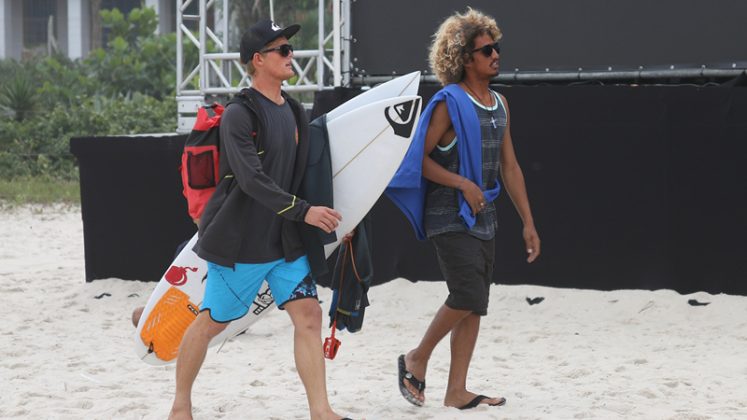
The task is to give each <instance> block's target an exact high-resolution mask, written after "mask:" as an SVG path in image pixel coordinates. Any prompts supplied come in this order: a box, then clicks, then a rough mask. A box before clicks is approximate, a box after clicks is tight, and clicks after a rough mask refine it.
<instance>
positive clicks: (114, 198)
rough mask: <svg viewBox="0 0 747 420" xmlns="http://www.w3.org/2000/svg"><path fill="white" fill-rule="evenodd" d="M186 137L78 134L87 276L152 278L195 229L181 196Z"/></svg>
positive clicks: (74, 145) (74, 142)
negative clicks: (84, 135) (180, 165)
mask: <svg viewBox="0 0 747 420" xmlns="http://www.w3.org/2000/svg"><path fill="white" fill-rule="evenodd" d="M185 140H186V136H185V135H165V136H138V137H127V136H123V137H103V138H101V137H99V138H96V137H78V138H73V139H71V140H70V151H71V152H72V153H73V154H74V155H75V157H76V158H78V164H79V167H80V195H81V212H82V217H83V240H84V243H85V260H86V281H91V280H95V279H104V278H110V277H116V278H121V279H130V280H143V281H157V280H159V279H160V278H161V276H162V275H163V273H164V271H165V270H166V268H168V265H169V263H170V262H171V260H172V259H173V258H174V253H175V251H176V248H177V246H178V245H179V244H180V243H181V242H182V241H184V240H185V239H189V237H190V236H192V235H193V234H194V232H195V231H196V228H195V226H194V224H193V223H192V221H191V220H190V218H189V216H188V214H187V205H186V202H185V201H184V197H183V196H182V189H181V179H180V177H179V164H180V158H181V151H182V149H183V148H184V141H185Z"/></svg>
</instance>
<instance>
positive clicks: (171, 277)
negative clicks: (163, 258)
mask: <svg viewBox="0 0 747 420" xmlns="http://www.w3.org/2000/svg"><path fill="white" fill-rule="evenodd" d="M187 270H189V271H191V272H193V273H194V272H196V271H197V267H180V266H178V265H172V266H171V267H169V269H168V270H166V275H164V277H165V278H166V281H167V282H169V283H171V284H172V285H174V286H181V285H183V284H184V283H186V282H187Z"/></svg>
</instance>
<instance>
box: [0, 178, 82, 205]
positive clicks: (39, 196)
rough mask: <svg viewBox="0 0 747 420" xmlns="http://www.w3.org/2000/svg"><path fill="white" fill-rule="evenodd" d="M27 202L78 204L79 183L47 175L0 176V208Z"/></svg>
mask: <svg viewBox="0 0 747 420" xmlns="http://www.w3.org/2000/svg"><path fill="white" fill-rule="evenodd" d="M28 203H34V204H52V203H66V204H80V185H79V183H78V182H77V181H75V180H62V179H57V178H51V177H47V176H36V177H17V178H14V179H13V180H6V179H2V178H0V208H4V207H6V206H13V205H18V204H28Z"/></svg>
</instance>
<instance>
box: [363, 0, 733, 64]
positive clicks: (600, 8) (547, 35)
mask: <svg viewBox="0 0 747 420" xmlns="http://www.w3.org/2000/svg"><path fill="white" fill-rule="evenodd" d="M467 6H472V7H473V8H475V9H478V10H481V11H483V12H485V13H487V14H489V15H491V16H493V17H494V18H495V19H496V21H497V23H498V25H499V26H500V28H501V29H502V31H503V33H504V37H503V40H502V41H501V43H502V48H501V72H502V73H503V74H508V73H511V72H513V71H514V69H517V68H518V69H520V70H540V71H544V70H545V69H550V70H551V71H557V70H563V71H569V70H570V71H576V70H578V68H579V67H580V68H584V69H585V70H592V69H594V70H603V71H606V70H607V69H608V67H610V66H611V67H613V69H615V70H619V71H623V70H637V69H638V68H639V66H643V67H644V68H645V69H650V70H657V69H658V70H663V69H669V68H670V66H671V65H675V66H676V67H677V68H680V67H695V68H700V66H701V65H703V64H712V65H715V66H716V67H721V68H731V65H732V63H735V62H740V61H741V64H738V66H739V67H740V68H744V67H745V65H746V63H747V42H745V41H747V25H745V17H747V2H744V1H739V0H708V1H706V0H656V1H650V0H625V1H600V0H565V1H557V0H521V1H518V0H471V1H469V2H467V1H453V0H408V1H401V0H357V1H354V2H352V3H351V20H352V26H351V27H352V38H353V42H352V43H351V50H352V51H351V61H352V66H353V74H356V75H360V74H367V75H391V74H392V73H396V74H405V73H408V72H410V71H414V70H422V71H428V70H430V68H429V66H428V63H427V59H428V48H429V46H430V43H431V40H432V38H431V36H432V35H433V33H434V32H436V30H437V29H438V26H439V25H440V24H441V22H442V21H443V20H444V19H445V18H446V17H447V16H449V15H451V14H452V13H454V12H455V11H459V12H462V11H464V10H466V9H467Z"/></svg>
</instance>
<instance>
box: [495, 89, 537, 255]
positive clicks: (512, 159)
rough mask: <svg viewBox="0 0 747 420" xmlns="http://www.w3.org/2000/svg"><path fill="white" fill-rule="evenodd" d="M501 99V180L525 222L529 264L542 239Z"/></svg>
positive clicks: (524, 234)
mask: <svg viewBox="0 0 747 420" xmlns="http://www.w3.org/2000/svg"><path fill="white" fill-rule="evenodd" d="M501 99H502V100H503V104H504V105H505V106H506V121H507V123H506V132H505V134H504V137H503V144H502V145H501V178H502V179H503V185H504V187H505V188H506V191H507V192H508V195H509V197H511V201H512V202H513V203H514V207H515V208H516V211H517V212H518V213H519V217H521V220H522V222H524V231H523V236H524V243H525V244H526V250H527V254H528V258H527V262H530V263H531V262H532V261H534V260H536V259H537V257H539V255H540V238H539V235H538V234H537V230H536V229H535V227H534V218H533V217H532V210H531V209H530V207H529V197H528V196H527V189H526V184H525V183H524V174H523V173H522V171H521V167H520V166H519V162H518V161H517V160H516V154H515V152H514V145H513V141H512V139H511V115H510V113H509V110H508V102H507V101H506V98H504V97H503V95H501Z"/></svg>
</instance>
